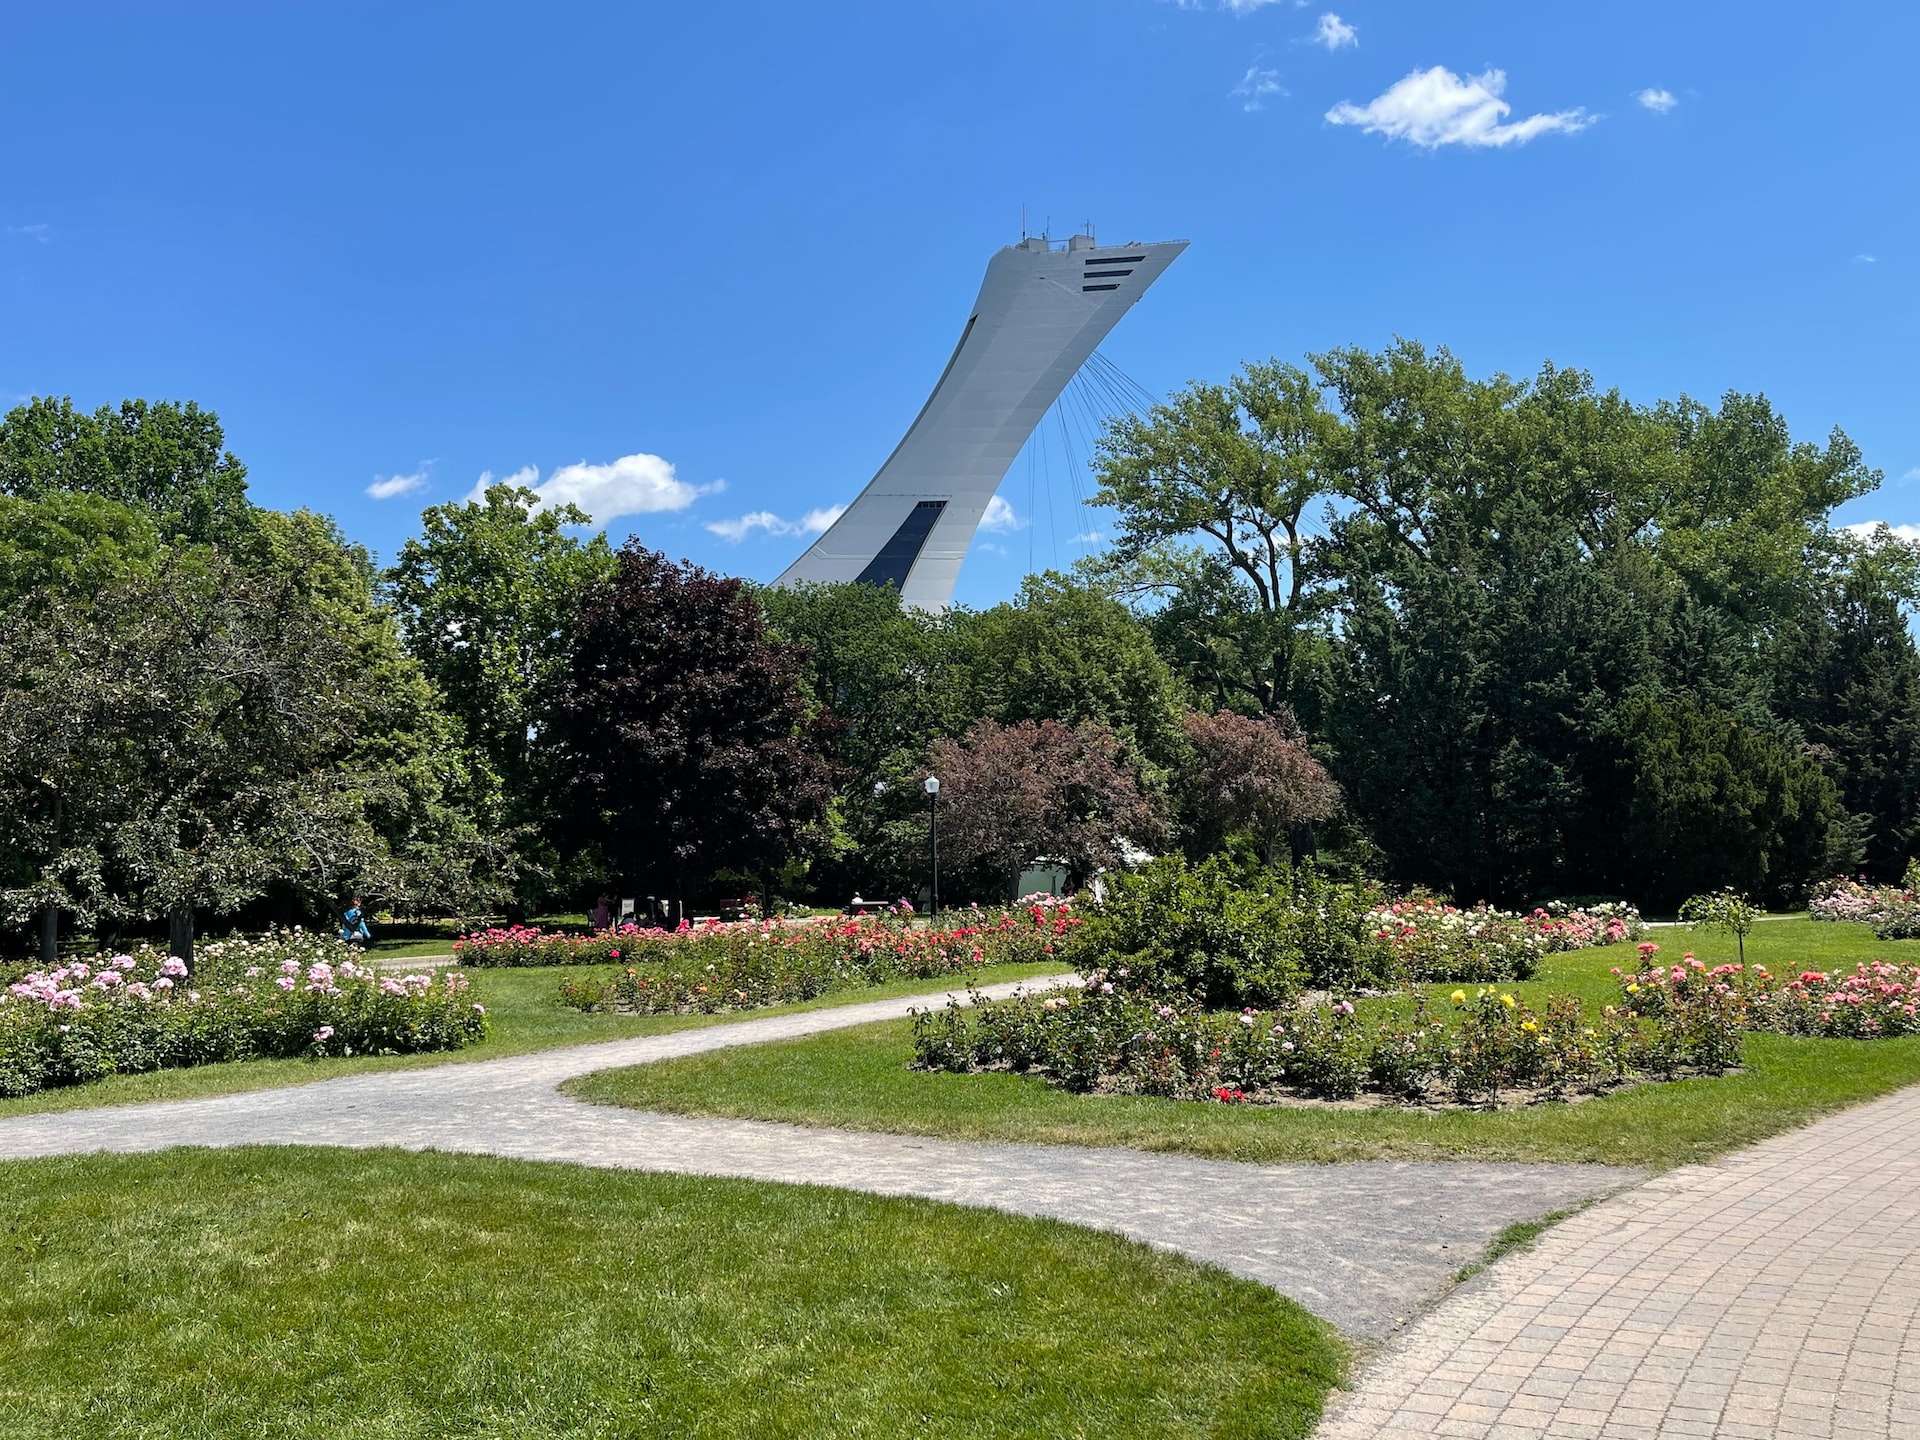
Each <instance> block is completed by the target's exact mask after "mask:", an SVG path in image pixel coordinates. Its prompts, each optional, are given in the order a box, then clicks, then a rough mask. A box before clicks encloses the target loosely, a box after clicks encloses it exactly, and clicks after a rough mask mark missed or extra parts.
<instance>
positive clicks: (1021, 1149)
mask: <svg viewBox="0 0 1920 1440" xmlns="http://www.w3.org/2000/svg"><path fill="white" fill-rule="evenodd" d="M1057 978H1058V979H1061V980H1064V979H1066V978H1068V977H1057ZM1048 983H1049V982H1048V981H1045V980H1029V981H1025V982H1010V983H1007V984H1003V985H998V986H993V987H989V988H988V989H986V990H985V992H984V993H985V994H987V995H989V996H998V995H1004V994H1006V993H1009V992H1011V991H1012V990H1013V989H1015V988H1016V987H1019V986H1024V987H1026V988H1034V989H1038V988H1044V987H1045V986H1046V985H1047V984H1048ZM944 998H945V997H942V996H938V995H935V996H926V995H922V996H916V997H908V998H899V999H889V1000H879V1001H869V1002H865V1003H861V1004H851V1005H843V1006H837V1007H834V1008H832V1009H825V1010H814V1011H806V1012H801V1013H796V1014H787V1015H779V1016H768V1017H765V1018H762V1019H757V1020H752V1019H750V1020H740V1021H736V1022H733V1023H729V1024H724V1025H716V1026H710V1027H706V1028H703V1029H697V1030H688V1031H680V1032H676V1033H672V1034H667V1035H657V1036H648V1037H644V1038H635V1039H629V1040H618V1041H610V1042H604V1043H600V1044H594V1045H582V1046H575V1047H572V1048H569V1049H563V1050H548V1051H542V1052H537V1053H534V1054H529V1055H521V1056H513V1057H509V1058H503V1059H498V1060H488V1061H475V1062H454V1063H450V1064H445V1065H440V1066H435V1067H432V1068H430V1069H420V1070H407V1071H388V1072H380V1073H369V1074H362V1075H352V1076H344V1077H341V1078H338V1079H333V1080H326V1081H320V1082H316V1083H314V1084H311V1085H302V1086H296V1087H292V1088H288V1089H280V1090H266V1091H254V1092H249V1093H245V1094H238V1095H227V1096H220V1097H217V1098H211V1099H205V1100H189V1101H173V1102H166V1103H161V1104H150V1105H131V1106H119V1107H103V1108H100V1109H96V1110H81V1111H66V1112H61V1113H53V1114H44V1115H29V1116H20V1117H16V1118H13V1119H9V1120H5V1121H0V1159H6V1158H26V1157H29V1156H37V1155H53V1154H71V1153H75V1152H82V1151H90V1150H111V1151H151V1150H159V1149H164V1148H167V1147H169V1146H174V1145H208V1146H228V1145H245V1144H303V1145H344V1146H354V1147H369V1146H395V1147H399V1148H403V1149H413V1150H425V1149H434V1150H446V1151H462V1152H472V1153H484V1154H494V1155H503V1156H508V1157H512V1158H517V1159H527V1160H548V1161H561V1162H570V1163H574V1164H583V1165H595V1166H606V1167H611V1168H627V1169H641V1170H663V1171H677V1172H681V1173H689V1174H704V1175H728V1176H737V1177H743V1178H750V1179H760V1180H772V1181H785V1182H795V1183H808V1184H819V1185H829V1186H836V1187H839V1188H843V1189H855V1190H862V1191H870V1192H873V1193H877V1194H886V1195H902V1196H917V1197H922V1198H926V1199H932V1200H942V1201H950V1202H956V1203H960V1204H968V1205H978V1206H985V1207H990V1208H994V1209H1000V1210H1007V1211H1011V1212H1014V1213H1019V1214H1028V1215H1041V1216H1047V1217H1050V1218H1053V1219H1059V1220H1066V1221H1070V1222H1074V1223H1078V1224H1083V1225H1090V1226H1094V1227H1096V1228H1099V1229H1104V1230H1111V1231H1115V1232H1118V1233H1120V1234H1123V1235H1127V1236H1130V1237H1132V1238H1135V1239H1138V1240H1142V1241H1145V1242H1147V1243H1149V1244H1153V1245H1156V1246H1160V1247H1162V1248H1166V1249H1170V1250H1176V1251H1180V1252H1182V1253H1185V1254H1187V1255H1190V1256H1192V1257H1194V1258H1195V1259H1198V1260H1202V1261H1206V1262H1208V1263H1211V1264H1215V1265H1218V1266H1220V1267H1221V1268H1222V1269H1225V1270H1228V1271H1231V1272H1232V1273H1235V1274H1238V1275H1242V1276H1245V1277H1247V1278H1250V1279H1253V1280H1258V1281H1260V1282H1262V1283H1264V1284H1267V1285H1270V1286H1272V1287H1273V1288H1274V1289H1276V1290H1278V1291H1280V1292H1281V1293H1283V1294H1285V1295H1288V1296H1291V1297H1292V1298H1294V1299H1296V1300H1298V1301H1300V1302H1301V1303H1302V1304H1304V1305H1305V1306H1307V1308H1308V1309H1310V1310H1313V1311H1314V1312H1316V1313H1317V1314H1319V1315H1321V1316H1322V1317H1324V1318H1325V1319H1327V1320H1330V1321H1332V1322H1333V1323H1334V1324H1335V1325H1337V1326H1339V1327H1340V1328H1341V1329H1342V1330H1343V1331H1345V1332H1346V1333H1348V1334H1349V1335H1351V1336H1354V1337H1356V1338H1359V1339H1362V1340H1378V1339H1380V1338H1383V1337H1385V1336H1387V1335H1388V1334H1390V1333H1391V1332H1392V1331H1393V1330H1394V1329H1395V1327H1396V1326H1398V1325H1400V1324H1402V1323H1403V1322H1404V1321H1405V1320H1406V1319H1407V1318H1408V1317H1409V1316H1411V1315H1413V1314H1414V1313H1416V1312H1417V1311H1418V1310H1419V1309H1420V1308H1421V1307H1422V1306H1424V1305H1426V1304H1427V1303H1429V1302H1430V1301H1431V1300H1433V1299H1434V1298H1435V1297H1436V1296H1438V1295H1440V1294H1442V1293H1443V1292H1444V1291H1445V1290H1446V1288H1447V1287H1448V1285H1449V1284H1450V1283H1451V1279H1452V1277H1453V1275H1454V1274H1455V1273H1456V1272H1457V1271H1459V1270H1460V1269H1462V1268H1463V1267H1464V1266H1467V1265H1469V1264H1471V1263H1472V1262H1474V1261H1476V1260H1477V1259H1478V1258H1479V1257H1480V1255H1481V1254H1482V1252H1483V1251H1484V1249H1485V1247H1486V1244H1487V1242H1488V1241H1489V1240H1491V1239H1492V1238H1493V1237H1494V1236H1495V1235H1496V1234H1497V1233H1498V1232H1499V1231H1500V1230H1502V1229H1503V1228H1505V1227H1506V1226H1508V1225H1510V1224H1512V1223H1514V1222H1516V1221H1525V1220H1535V1219H1538V1218H1539V1217H1541V1216H1543V1215H1545V1214H1547V1213H1549V1212H1551V1211H1556V1210H1562V1209H1566V1208H1568V1207H1569V1206H1573V1205H1578V1204H1580V1203H1581V1202H1583V1201H1585V1200H1587V1199H1589V1198H1591V1197H1593V1196H1595V1195H1599V1194H1604V1193H1608V1192H1611V1191H1614V1190H1617V1189H1619V1188H1620V1187H1622V1186H1624V1185H1627V1184H1630V1183H1632V1182H1633V1181H1635V1180H1638V1179H1639V1178H1641V1177H1640V1173H1639V1172H1637V1171H1632V1170H1623V1169H1616V1168H1609V1167H1605V1166H1597V1165H1521V1164H1484V1163H1478V1162H1465V1161H1459V1162H1437V1163H1416V1162H1401V1161H1363V1162H1358V1163H1353V1164H1344V1165H1248V1164H1242V1163H1236V1162H1231V1161H1213V1160H1202V1159H1196V1158H1192V1157H1188V1156H1180V1155H1160V1154H1147V1153H1144V1152H1141V1151H1135V1150H1120V1149H1104V1150H1095V1149H1075V1148H1070V1147H1064V1146H1053V1145H980V1144H969V1143H963V1142H954V1141H942V1140H933V1139H925V1138H920V1137H913V1136H899V1135H883V1134H867V1133H854V1132H847V1131H836V1130H818V1129H805V1128H801V1127H798V1126H789V1125H776V1124H767V1123H763V1122H757V1121H736V1120H712V1119H693V1118H686V1117H680V1116H669V1115H653V1114H646V1113H642V1112H638V1111H630V1110H620V1109H614V1108H610V1107H602V1106H594V1105H588V1104H584V1103H581V1102H579V1101H575V1100H573V1099H570V1098H569V1097H567V1096H565V1095H563V1094H561V1093H560V1092H559V1090H558V1089H557V1087H558V1086H559V1085H560V1084H561V1083H562V1082H564V1081H566V1080H569V1079H573V1078H575V1077H577V1076H580V1075H586V1074H591V1073H593V1072H594V1071H598V1070H605V1069H613V1068H618V1067H623V1066H630V1065H640V1064H646V1063H649V1062H651V1061H656V1060H665V1059H670V1058H674V1057H677V1056H682V1055H690V1054H695V1053H699V1052H702V1051H707V1050H714V1049H720V1048H724V1047H728V1046H736V1045H755V1044H762V1043H765V1042H768V1041H775V1040H782V1039H794V1038H799V1037H801V1036H805V1035H812V1034H817V1033H819V1032H821V1031H825V1030H831V1029H837V1028H840V1027H843V1026H850V1025H862V1024H868V1023H871V1022H874V1021H879V1020H889V1019H898V1018H900V1017H903V1016H904V1015H906V1013H907V1012H908V1010H909V1009H911V1008H914V1007H922V1008H924V1007H929V1006H938V1005H940V1004H942V1003H943V1002H944Z"/></svg>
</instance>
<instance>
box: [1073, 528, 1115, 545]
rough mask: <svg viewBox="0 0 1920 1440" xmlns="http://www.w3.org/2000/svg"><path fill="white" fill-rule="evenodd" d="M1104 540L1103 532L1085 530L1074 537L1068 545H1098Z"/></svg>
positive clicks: (1105, 534)
mask: <svg viewBox="0 0 1920 1440" xmlns="http://www.w3.org/2000/svg"><path fill="white" fill-rule="evenodd" d="M1106 538H1107V532H1106V531H1104V530H1086V531H1082V532H1081V533H1080V534H1078V535H1076V536H1074V537H1073V539H1072V541H1071V542H1070V543H1071V544H1074V545H1098V544H1100V543H1101V542H1102V541H1104V540H1105V539H1106Z"/></svg>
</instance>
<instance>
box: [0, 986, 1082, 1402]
mask: <svg viewBox="0 0 1920 1440" xmlns="http://www.w3.org/2000/svg"><path fill="white" fill-rule="evenodd" d="M615 968H617V967H607V966H600V967H595V966H585V965H568V966H555V967H542V968H529V969H524V970H520V969H502V970H484V969H475V970H468V971H466V972H465V973H466V974H467V975H468V976H469V977H470V979H471V980H472V984H473V998H474V999H475V1000H476V1001H478V1002H479V1003H481V1004H483V1005H485V1006H486V1007H487V1038H486V1039H485V1040H483V1041H481V1042H480V1043H479V1044H477V1045H470V1046H468V1047H467V1048H466V1049H464V1050H435V1051H429V1052H426V1053H423V1054H418V1055H354V1056H346V1057H338V1058H328V1059H324V1060H315V1059H295V1060H241V1061H235V1062H233V1063H231V1064H225V1065H197V1066H192V1067H190V1068H187V1069H180V1070H149V1071H145V1072H142V1073H140V1074H137V1075H109V1076H107V1077H106V1078H104V1079H101V1080H96V1081H93V1082H91V1083H89V1084H86V1085H68V1086H64V1087H61V1088H59V1089H55V1090H43V1091H41V1092H39V1093H38V1094H34V1095H26V1096H22V1097H20V1098H19V1099H14V1100H0V1119H5V1118H6V1117H7V1116H9V1115H29V1114H35V1113H39V1112H43V1111H49V1110H79V1109H86V1108H88V1107H91V1106H95V1105H135V1104H140V1103H142V1102H145V1101H150V1100H193V1099H200V1098H203V1097H206V1096H210V1095H230V1094H234V1093H236V1092H238V1091H242V1090H268V1089H273V1088H276V1087H278V1086H283V1085H304V1084H307V1083H308V1082H309V1081H313V1080H326V1079H331V1078H332V1077H333V1076H336V1075H351V1074H354V1073H356V1072H359V1071H363V1070H406V1069H413V1068H416V1067H418V1066H422V1065H447V1064H459V1063H464V1062H470V1061H475V1060H496V1059H499V1058H500V1057H501V1056H504V1055H522V1054H525V1053H527V1052H528V1051H531V1050H551V1049H555V1048H557V1047H559V1046H563V1045H585V1044H590V1043H592V1042H594V1041H596V1040H624V1039H627V1038H628V1037H630V1036H634V1035H660V1034H664V1033H666V1032H667V1031H670V1030H687V1029H693V1028H695V1027H698V1026H703V1025H724V1024H727V1023H728V1022H730V1021H734V1020H751V1019H757V1018H759V1017H761V1016H765V1015H784V1014H790V1013H792V1012H794V1011H797V1010H819V1009H824V1008H826V1007H829V1006H834V1005H855V1004H861V1003H864V1002H866V1001H869V1000H884V999H887V998H889V997H890V996H899V995H924V994H935V995H938V994H944V993H946V992H947V991H949V990H953V989H955V988H956V987H959V988H964V987H965V985H966V984H967V983H969V980H970V981H971V983H974V984H982V985H996V984H999V983H1000V982H1001V981H1004V980H1021V979H1025V978H1027V977H1029V976H1032V975H1045V974H1050V973H1055V972H1057V971H1058V970H1059V969H1060V966H1059V965H1058V964H1057V963H1054V964H1046V965H1001V966H994V967H990V968H985V969H981V970H978V971H976V972H974V974H973V975H972V976H971V977H966V978H957V977H954V976H947V977H945V978H943V979H939V980H901V981H895V982H892V983H890V984H886V985H876V986H871V987H868V988H866V989H860V990H837V991H835V992H833V993H832V994H830V995H823V996H821V997H820V998H818V999H817V1000H808V1001H805V1002H803V1003H801V1004H798V1005H784V1006H769V1007H768V1008H766V1009H762V1010H739V1011H732V1012H729V1013H727V1014H724V1015H600V1014H590V1013H587V1012H584V1011H580V1010H574V1009H571V1008H569V1007H567V1006H565V1005H562V1004H561V1003H560V999H559V994H560V979H561V977H562V976H575V977H579V976H585V975H603V976H604V975H610V974H612V973H613V972H614V969H615ZM4 1434H5V1431H4V1430H0V1436H4Z"/></svg>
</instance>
